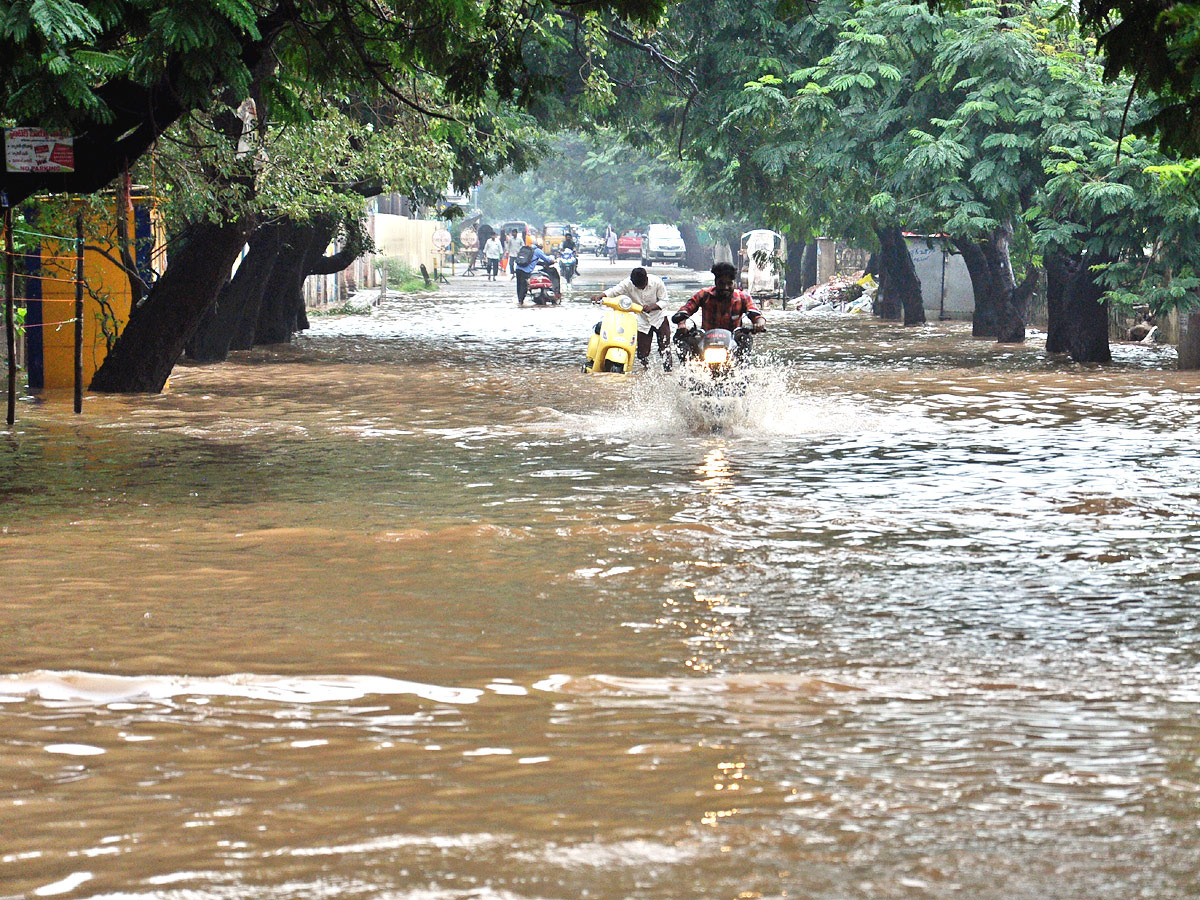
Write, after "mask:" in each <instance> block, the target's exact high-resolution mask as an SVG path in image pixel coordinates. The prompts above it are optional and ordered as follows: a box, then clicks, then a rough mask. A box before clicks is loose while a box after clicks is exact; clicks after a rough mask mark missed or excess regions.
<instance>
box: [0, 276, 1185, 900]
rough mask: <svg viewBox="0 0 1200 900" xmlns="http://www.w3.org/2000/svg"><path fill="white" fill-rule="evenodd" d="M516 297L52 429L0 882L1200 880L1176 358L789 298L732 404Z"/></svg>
mask: <svg viewBox="0 0 1200 900" xmlns="http://www.w3.org/2000/svg"><path fill="white" fill-rule="evenodd" d="M591 271H592V272H593V273H594V274H595V276H602V275H607V274H608V272H609V271H610V270H609V269H608V268H607V266H603V267H601V266H595V265H593V268H592V269H591ZM612 271H614V272H616V273H618V274H621V275H624V274H625V273H626V271H627V266H624V267H622V268H621V269H618V270H612ZM614 277H615V276H614ZM460 283H461V284H465V283H466V282H465V280H460ZM669 286H670V287H672V289H673V297H674V298H678V299H681V298H682V297H683V296H685V295H686V294H687V293H690V291H691V289H692V287H693V286H688V285H685V284H681V283H680V282H679V281H678V278H677V277H675V276H672V277H671V280H670V281H669ZM489 287H491V286H488V285H486V283H484V282H482V281H481V280H477V281H476V282H474V283H471V284H469V285H467V286H466V287H453V288H451V289H444V290H443V291H442V293H441V295H439V296H438V297H437V298H436V299H433V300H427V299H419V298H418V299H413V298H405V299H400V298H391V299H388V300H387V301H385V302H384V303H383V304H382V305H381V306H380V307H378V308H376V309H375V310H374V312H373V313H372V314H371V315H369V316H367V315H357V316H356V315H352V316H341V317H333V318H319V319H314V320H313V328H312V329H311V331H310V332H308V333H307V334H306V335H304V336H303V337H301V338H300V339H299V340H298V341H297V342H296V344H295V345H292V346H288V347H277V348H266V349H261V350H257V351H254V352H252V353H249V354H243V355H240V356H239V358H238V359H236V360H234V361H231V362H229V363H226V364H223V365H220V366H210V367H200V366H191V365H181V366H180V367H179V368H177V369H176V372H175V374H174V376H173V377H172V381H171V385H170V391H169V392H168V393H166V394H164V395H162V396H159V397H105V396H89V397H88V398H87V399H86V402H85V406H84V414H83V415H82V416H80V417H76V416H74V415H73V414H72V413H71V411H70V401H69V398H65V399H63V398H49V399H46V400H45V401H39V402H33V401H30V400H27V401H26V402H23V403H22V404H21V405H20V407H19V408H18V412H17V416H18V422H17V426H16V428H15V429H14V430H12V431H8V432H0V471H3V472H4V480H3V483H2V484H0V503H2V506H0V510H2V512H0V554H2V555H0V559H2V560H3V563H2V565H3V578H2V580H0V600H2V604H3V606H2V619H0V622H2V626H3V627H2V628H0V658H2V659H3V666H2V668H0V754H2V756H0V785H2V790H0V835H2V836H3V839H2V841H0V898H5V900H7V898H18V897H20V898H30V897H47V896H61V897H70V898H100V897H104V898H114V897H120V898H158V900H185V898H186V900H227V898H238V900H241V898H247V900H249V898H254V900H282V898H289V900H290V898H297V900H300V898H356V897H361V898H372V900H375V898H379V900H410V898H411V900H459V898H472V900H473V898H479V900H568V898H593V900H626V898H647V900H649V898H653V900H694V898H730V900H733V898H758V897H764V898H782V897H798V898H811V900H846V898H859V897H862V898H893V897H895V898H920V897H933V898H943V897H962V898H971V900H984V898H987V900H990V898H996V900H1000V898H1003V900H1018V898H1019V900H1025V898H1028V900H1034V898H1037V900H1043V898H1056V900H1058V898H1088V900H1130V898H1135V897H1147V898H1155V900H1173V898H1194V897H1197V896H1200V875H1198V874H1197V873H1198V872H1200V842H1198V841H1197V828H1198V826H1200V770H1198V765H1200V724H1198V720H1197V710H1198V705H1200V628H1198V624H1197V623H1198V613H1197V607H1198V602H1197V599H1196V598H1197V596H1198V595H1200V555H1198V551H1200V520H1198V517H1197V505H1198V504H1197V501H1198V499H1200V457H1198V455H1197V452H1196V451H1197V447H1198V446H1200V402H1198V401H1200V376H1198V375H1197V374H1195V373H1177V372H1174V371H1171V369H1172V368H1173V365H1174V362H1173V355H1172V352H1171V351H1170V350H1169V349H1165V348H1153V347H1149V348H1143V347H1118V348H1116V354H1115V355H1116V356H1117V360H1118V361H1117V363H1116V364H1114V365H1113V366H1111V367H1107V368H1102V369H1101V368H1097V369H1088V368H1084V367H1080V366H1074V365H1071V364H1067V363H1063V362H1059V361H1053V360H1047V359H1045V358H1044V354H1042V352H1041V350H1040V343H1041V341H1040V338H1039V336H1036V335H1035V336H1034V337H1033V338H1032V339H1031V341H1030V343H1029V345H1028V346H1026V347H1022V348H1011V347H1007V348H998V347H996V346H995V345H993V344H990V343H986V342H982V343H981V342H976V341H972V340H971V339H970V337H969V333H970V329H969V326H967V325H964V324H955V323H942V324H935V325H931V326H929V327H926V328H921V329H907V330H906V329H903V328H901V327H899V326H898V325H893V324H888V323H882V322H878V321H873V320H862V319H857V318H844V317H838V318H833V317H819V316H806V315H804V314H801V313H796V312H793V311H787V312H783V311H778V310H772V311H769V312H768V316H769V321H770V328H771V330H770V332H769V333H768V334H767V335H766V336H764V337H763V338H762V339H760V341H759V342H758V345H757V348H756V349H757V350H758V351H760V356H759V358H758V360H757V361H756V363H755V365H754V366H753V367H752V369H751V371H750V372H749V373H748V375H747V379H748V380H747V383H748V386H749V389H748V391H747V393H746V395H745V397H744V398H742V399H741V400H739V401H737V402H735V403H733V404H731V405H730V406H729V407H728V408H727V409H724V410H723V411H721V414H720V415H714V413H713V411H712V410H711V409H707V408H705V407H704V405H703V404H702V403H699V402H697V400H696V398H694V397H692V396H691V395H690V394H689V393H688V392H686V391H685V390H683V389H682V388H681V387H680V384H679V381H678V380H677V378H675V377H672V376H664V375H662V374H661V373H658V374H656V373H653V372H652V373H650V374H649V375H645V376H637V377H631V378H623V377H611V376H602V377H594V376H583V375H581V374H580V373H579V364H580V363H581V362H582V352H583V347H584V345H585V343H586V337H587V334H588V332H589V330H590V328H591V326H592V324H593V323H594V322H595V321H596V319H597V318H598V313H597V311H596V308H595V307H593V306H590V305H588V304H586V303H583V302H577V301H572V300H568V301H567V302H565V303H564V304H563V306H562V307H560V308H557V309H529V308H527V309H517V308H516V307H515V306H514V305H513V299H512V296H511V285H510V284H509V283H508V282H501V283H499V284H498V285H495V286H494V290H489ZM590 290H591V287H590V286H584V287H583V288H582V289H581V290H580V291H578V292H577V295H582V294H583V293H584V292H586V291H590Z"/></svg>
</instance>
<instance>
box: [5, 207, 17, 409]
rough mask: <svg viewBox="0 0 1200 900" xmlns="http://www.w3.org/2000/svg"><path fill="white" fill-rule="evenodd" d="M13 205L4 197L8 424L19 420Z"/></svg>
mask: <svg viewBox="0 0 1200 900" xmlns="http://www.w3.org/2000/svg"><path fill="white" fill-rule="evenodd" d="M12 229H13V224H12V207H10V206H9V205H8V197H5V198H4V331H5V336H6V339H7V347H8V424H9V425H12V424H13V423H14V422H15V421H16V420H17V327H16V312H15V311H14V309H13V303H14V302H15V301H14V300H13V294H14V293H15V278H14V275H13V230H12Z"/></svg>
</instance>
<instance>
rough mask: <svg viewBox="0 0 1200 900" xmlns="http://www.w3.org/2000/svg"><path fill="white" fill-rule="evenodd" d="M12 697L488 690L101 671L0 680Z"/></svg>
mask: <svg viewBox="0 0 1200 900" xmlns="http://www.w3.org/2000/svg"><path fill="white" fill-rule="evenodd" d="M0 691H2V692H3V693H4V694H7V695H13V696H23V697H40V698H41V699H43V700H55V701H74V702H83V703H94V704H98V705H105V704H111V703H117V702H127V701H130V700H135V699H137V700H151V701H160V702H161V701H167V700H171V699H173V698H175V697H187V698H188V699H189V700H193V701H196V700H199V701H204V702H206V701H207V700H209V699H211V698H213V697H240V698H245V699H250V700H265V701H270V702H275V703H297V704H306V703H331V702H338V701H342V702H344V701H348V700H359V699H361V698H363V697H368V696H372V695H383V696H387V695H396V694H412V695H414V696H417V697H421V698H422V699H425V700H431V701H433V702H436V703H455V704H460V703H475V702H477V701H478V700H479V698H480V696H482V694H483V691H481V690H478V689H475V688H459V687H443V686H440V685H433V684H423V683H421V682H417V681H404V680H401V679H397V678H384V677H381V676H377V675H310V676H304V675H286V676H285V675H256V674H246V673H240V674H236V675H224V676H219V677H204V678H202V677H192V676H187V675H105V674H99V673H96V672H76V671H64V672H53V671H36V672H22V673H16V674H9V675H0Z"/></svg>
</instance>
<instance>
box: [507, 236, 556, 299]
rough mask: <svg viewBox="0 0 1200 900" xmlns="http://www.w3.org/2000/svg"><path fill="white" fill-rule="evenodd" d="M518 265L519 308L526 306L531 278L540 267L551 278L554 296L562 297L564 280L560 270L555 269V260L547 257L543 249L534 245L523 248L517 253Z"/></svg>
mask: <svg viewBox="0 0 1200 900" xmlns="http://www.w3.org/2000/svg"><path fill="white" fill-rule="evenodd" d="M516 265H517V306H524V305H525V295H526V294H527V293H529V276H530V275H532V274H533V270H534V269H536V268H537V267H538V266H542V267H543V268H544V269H545V270H546V274H547V275H548V276H549V277H550V284H551V285H552V286H553V287H554V296H555V297H556V298H558V297H561V296H562V280H561V279H560V278H559V276H558V269H556V268H554V259H553V258H552V257H549V256H547V255H546V254H545V252H544V251H543V250H542V248H541V247H537V246H533V245H526V246H525V247H522V248H521V250H520V251H518V253H517V256H516Z"/></svg>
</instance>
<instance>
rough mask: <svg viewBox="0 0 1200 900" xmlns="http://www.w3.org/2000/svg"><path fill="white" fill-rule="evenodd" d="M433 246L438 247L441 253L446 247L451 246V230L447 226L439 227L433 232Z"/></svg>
mask: <svg viewBox="0 0 1200 900" xmlns="http://www.w3.org/2000/svg"><path fill="white" fill-rule="evenodd" d="M433 246H434V247H436V248H437V250H438V252H439V253H441V252H445V250H446V248H447V247H449V246H450V232H449V231H447V230H446V229H445V228H439V229H438V230H437V231H435V232H434V233H433Z"/></svg>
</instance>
